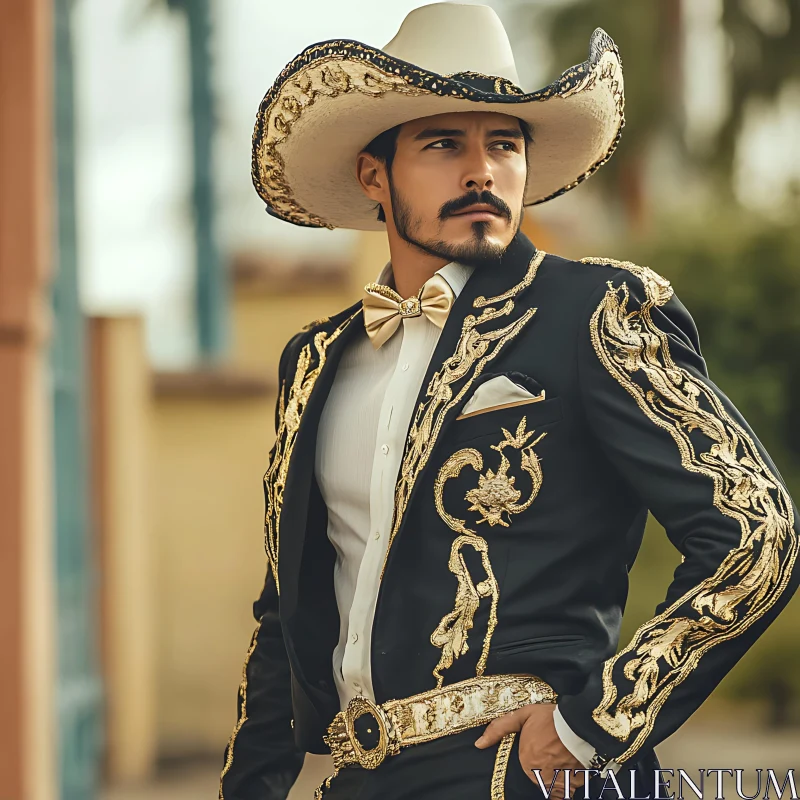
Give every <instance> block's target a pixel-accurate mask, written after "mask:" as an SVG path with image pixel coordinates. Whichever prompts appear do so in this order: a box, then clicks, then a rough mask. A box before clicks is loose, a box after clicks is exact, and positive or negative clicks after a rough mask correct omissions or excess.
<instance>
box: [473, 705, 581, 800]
mask: <svg viewBox="0 0 800 800" xmlns="http://www.w3.org/2000/svg"><path fill="white" fill-rule="evenodd" d="M554 711H555V704H553V703H534V704H532V705H527V706H523V707H522V708H518V709H517V710H516V711H512V712H511V713H509V714H505V715H503V716H502V717H498V718H497V719H495V720H492V722H490V723H489V725H488V726H487V727H486V730H485V731H484V732H483V735H482V736H481V737H480V739H478V740H477V741H476V742H475V746H476V747H480V748H484V747H491V745H493V744H497V743H498V742H499V741H500V740H501V739H502V738H503V737H504V736H505V735H506V734H508V733H514V732H515V731H518V732H519V761H520V764H522V769H523V770H525V774H526V775H527V776H528V777H529V778H530V779H531V780H532V781H533V782H534V783H535V784H536V785H537V786H538V782H537V780H536V776H535V775H534V773H533V770H534V769H538V770H539V775H540V776H541V778H542V783H543V784H544V788H545V789H546V790H548V789H549V788H550V784H551V783H553V775H554V773H555V771H556V770H560V772H559V773H558V776H557V778H556V780H555V782H554V783H553V788H552V791H551V792H550V798H551V800H564V799H565V798H568V797H570V796H571V795H572V794H573V793H574V792H575V789H577V788H578V787H580V786H583V783H584V775H583V774H581V773H578V774H577V775H576V774H570V785H569V790H570V794H569V795H567V793H566V787H565V781H566V779H565V774H564V773H565V771H571V770H575V769H581V770H582V769H583V768H584V767H583V764H581V763H580V761H578V760H577V759H576V758H575V756H573V755H572V753H570V751H569V750H567V748H566V747H564V745H563V743H562V742H561V739H560V738H559V737H558V733H556V726H555V724H554V723H553V712H554Z"/></svg>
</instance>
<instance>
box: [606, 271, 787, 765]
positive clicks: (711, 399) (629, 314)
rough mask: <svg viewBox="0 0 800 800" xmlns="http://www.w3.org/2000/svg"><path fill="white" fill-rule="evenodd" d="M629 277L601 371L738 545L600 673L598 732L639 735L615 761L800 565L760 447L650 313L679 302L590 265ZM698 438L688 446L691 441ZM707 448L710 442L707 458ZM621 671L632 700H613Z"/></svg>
mask: <svg viewBox="0 0 800 800" xmlns="http://www.w3.org/2000/svg"><path fill="white" fill-rule="evenodd" d="M591 263H598V264H609V263H610V264H612V265H613V266H618V267H622V268H625V269H628V270H629V271H630V272H632V273H633V274H635V275H636V276H637V277H638V278H639V279H640V280H641V281H642V284H643V286H644V289H645V295H646V297H645V301H644V302H643V303H642V304H641V306H640V307H639V308H633V309H629V307H628V305H629V300H630V293H629V289H628V286H627V284H625V283H622V284H620V285H619V286H618V287H615V286H614V285H613V284H612V283H611V282H609V284H608V290H607V292H606V294H605V296H604V298H603V300H602V301H601V303H600V304H599V306H598V307H597V309H596V311H595V312H594V314H593V316H592V319H591V324H590V331H591V338H592V343H593V345H594V349H595V352H596V353H597V356H598V358H599V359H600V361H601V363H602V364H603V366H604V367H605V368H606V369H607V370H608V372H609V373H610V374H611V375H612V376H613V377H614V378H615V379H616V380H617V381H618V382H619V383H620V385H621V386H622V387H623V388H624V389H625V390H626V391H627V392H628V393H629V394H630V395H631V396H632V397H633V398H634V400H635V401H636V403H637V405H638V406H639V408H640V409H641V411H642V412H643V413H644V414H645V415H646V416H647V417H648V418H649V419H650V420H651V421H652V422H653V423H654V424H655V425H658V426H659V427H661V428H663V429H664V430H666V431H667V432H668V433H669V434H670V435H671V436H672V438H673V439H674V441H675V444H676V445H677V448H678V451H679V453H680V459H681V464H682V466H683V468H684V469H686V470H688V471H690V472H693V473H696V474H699V475H704V476H705V477H707V478H708V479H709V480H710V481H711V483H712V485H713V503H714V506H715V507H716V508H717V510H718V511H719V512H720V513H721V514H724V515H725V516H727V517H730V518H731V519H734V520H736V521H737V522H738V523H739V526H740V528H741V539H740V542H739V544H738V546H736V547H735V548H734V549H732V550H731V551H730V552H729V553H728V554H727V556H726V557H725V558H724V560H723V561H722V563H721V564H720V565H719V567H718V568H717V569H716V571H715V572H714V574H713V575H711V576H710V577H708V578H706V579H705V580H703V581H702V582H700V583H699V584H698V585H697V586H695V587H693V588H692V589H690V590H689V591H688V592H686V594H684V595H683V597H681V598H679V599H678V600H676V601H675V602H674V603H673V604H672V605H671V606H670V607H669V608H667V609H666V610H665V611H664V612H662V613H661V614H659V615H658V616H657V617H655V618H654V619H652V620H650V621H649V622H647V623H645V624H644V625H642V626H641V627H640V628H639V629H638V630H637V631H636V633H635V634H634V636H633V639H632V640H631V642H630V643H629V644H628V645H627V646H626V647H625V648H624V649H623V650H622V651H621V652H620V653H618V654H617V655H616V656H614V657H613V658H611V659H610V660H608V661H607V662H606V663H605V666H604V670H603V698H602V700H601V702H600V705H599V706H598V707H597V708H595V709H594V711H593V717H594V719H595V721H596V722H597V723H598V724H599V725H600V726H601V727H602V728H603V729H604V730H606V731H607V732H608V733H609V734H611V735H612V736H614V737H616V738H617V739H619V740H620V741H625V740H627V739H628V738H629V737H630V736H631V734H632V733H634V732H635V731H637V730H638V733H637V735H636V737H635V739H634V740H633V742H632V743H631V744H630V746H629V747H628V749H627V750H626V751H625V752H624V753H623V754H622V755H621V756H619V757H618V758H617V759H616V760H617V761H618V762H622V761H625V760H627V759H629V758H630V757H631V756H632V755H633V754H634V753H635V752H636V751H637V750H638V749H639V747H641V745H642V743H643V742H644V741H645V739H646V738H647V736H648V735H649V733H650V732H651V731H652V729H653V726H654V724H655V718H656V715H657V714H658V712H659V710H660V709H661V707H662V706H663V705H664V703H665V702H666V701H667V699H668V698H669V695H670V693H671V692H672V690H673V689H674V688H675V687H676V686H677V685H678V684H680V683H681V682H682V681H683V680H685V679H686V678H687V677H688V675H690V674H691V672H692V670H694V668H695V667H696V666H697V664H698V662H699V660H700V658H701V657H702V656H703V655H704V654H705V653H706V652H707V651H708V650H710V649H711V648H712V647H713V646H714V645H716V644H718V643H720V642H725V641H729V640H731V639H733V638H734V637H736V636H738V635H740V634H742V633H743V632H744V631H745V630H747V628H749V627H750V626H751V625H752V624H753V623H754V622H755V621H756V620H758V619H759V618H760V617H762V616H763V615H764V614H765V613H766V612H767V611H768V610H769V609H770V608H771V607H772V606H773V604H774V603H775V601H776V600H777V599H778V597H779V596H780V594H781V592H782V591H783V590H784V588H785V587H786V584H787V581H788V579H789V576H790V573H791V570H792V567H793V565H794V562H795V560H796V557H797V552H798V541H797V536H796V535H795V533H794V513H793V510H792V505H791V500H790V498H789V496H788V494H787V492H786V489H785V488H784V487H783V485H782V484H781V483H780V481H779V480H778V479H777V478H776V476H775V475H773V474H772V472H771V471H770V469H769V467H768V466H767V464H766V463H765V461H764V459H763V457H762V455H761V453H760V452H759V450H758V448H757V447H756V445H755V443H754V441H753V439H752V438H751V437H750V436H749V435H748V433H747V432H746V431H745V430H744V429H743V428H742V426H741V425H740V424H739V423H738V422H737V421H736V420H735V419H733V418H732V417H731V415H730V414H729V413H728V412H727V410H726V409H725V407H724V405H723V404H722V402H721V400H720V399H719V397H718V396H717V395H716V394H715V392H714V391H713V390H712V389H711V387H709V386H708V385H707V384H706V383H704V382H703V381H702V380H699V379H698V378H696V377H695V376H693V375H692V374H690V373H689V372H688V371H687V370H685V369H683V368H682V367H679V366H678V365H677V364H676V363H675V362H674V361H673V359H672V356H671V355H670V349H669V340H668V338H667V335H666V334H665V333H664V332H663V331H661V330H660V329H659V328H658V326H657V325H656V324H655V323H654V322H653V319H652V318H651V314H650V312H651V309H652V308H653V307H655V306H660V305H663V304H664V303H666V302H667V301H668V300H669V298H670V297H671V295H672V290H671V288H670V286H669V283H668V282H667V281H666V280H665V279H663V278H661V277H660V276H658V275H656V273H654V272H653V271H652V270H647V269H646V268H642V267H635V266H634V265H628V264H626V263H622V264H620V263H619V262H609V261H603V260H600V259H592V261H591ZM693 432H694V433H695V436H694V437H691V436H690V434H691V433H693ZM697 433H699V434H702V437H704V438H705V439H707V443H704V444H703V446H702V448H701V447H699V446H698V445H699V444H700V442H701V438H700V437H699V436H697ZM621 660H622V661H623V663H624V668H623V671H622V672H623V675H624V679H625V680H627V681H629V682H630V683H631V684H632V685H631V686H630V689H629V692H628V693H627V694H625V695H624V696H622V697H618V696H617V695H618V691H619V689H620V688H621V686H620V685H618V683H619V684H621V680H620V679H621V678H622V676H618V678H617V680H618V683H615V682H614V670H615V666H616V665H617V664H618V663H619V662H620V661H621Z"/></svg>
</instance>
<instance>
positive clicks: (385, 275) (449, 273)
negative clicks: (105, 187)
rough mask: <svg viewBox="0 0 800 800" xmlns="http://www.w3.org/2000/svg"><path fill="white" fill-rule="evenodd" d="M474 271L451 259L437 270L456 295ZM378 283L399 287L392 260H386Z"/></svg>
mask: <svg viewBox="0 0 800 800" xmlns="http://www.w3.org/2000/svg"><path fill="white" fill-rule="evenodd" d="M474 271H475V267H470V266H468V265H467V264H461V263H460V262H458V261H451V262H450V263H449V264H445V265H444V266H443V267H442V268H441V269H437V270H436V272H438V273H439V274H440V275H441V276H442V277H443V278H444V279H445V280H446V281H447V283H448V284H450V288H451V289H452V290H453V294H454V295H455V296H456V297H458V296H459V295H460V294H461V291H462V289H463V288H464V287H465V286H466V285H467V281H468V280H469V277H470V275H472V273H473V272H474ZM376 283H380V284H383V285H384V286H390V287H391V288H392V289H396V288H397V287H396V286H395V285H394V273H393V272H392V262H391V261H387V262H386V266H385V267H384V268H383V269H382V270H381V274H380V275H378V279H377V281H376Z"/></svg>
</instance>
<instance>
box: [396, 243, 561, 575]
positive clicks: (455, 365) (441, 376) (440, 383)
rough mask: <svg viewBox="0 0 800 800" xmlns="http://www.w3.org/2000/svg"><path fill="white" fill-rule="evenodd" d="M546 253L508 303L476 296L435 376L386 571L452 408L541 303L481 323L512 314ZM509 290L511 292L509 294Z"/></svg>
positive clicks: (405, 468) (412, 436)
mask: <svg viewBox="0 0 800 800" xmlns="http://www.w3.org/2000/svg"><path fill="white" fill-rule="evenodd" d="M545 255H546V253H545V252H544V251H543V250H538V251H537V252H536V253H535V254H534V256H533V258H532V259H531V261H530V264H529V265H528V270H527V272H526V273H525V277H524V278H523V279H522V280H521V281H520V282H519V283H518V284H516V286H514V287H513V288H512V289H511V290H509V292H506V294H505V295H502V296H501V297H502V298H503V299H505V303H504V304H503V305H502V306H501V307H499V308H493V307H491V306H488V305H487V304H488V303H489V302H494V301H499V298H491V299H490V300H486V299H485V298H483V297H478V298H476V300H475V301H474V302H473V306H474V307H475V308H480V307H482V306H486V307H485V308H484V309H483V311H482V312H481V313H480V315H479V316H477V317H476V316H475V315H474V314H469V315H467V317H466V318H465V319H464V323H463V326H462V329H461V337H460V338H459V340H458V344H457V345H456V351H455V353H453V355H452V356H450V357H449V358H448V359H446V360H445V361H444V363H443V364H442V366H441V368H440V369H439V370H438V372H436V373H435V374H434V376H433V377H432V378H431V382H430V384H429V385H428V389H427V393H426V394H427V399H426V400H425V402H423V403H421V404H420V405H419V407H418V408H417V411H416V413H415V414H414V419H413V421H412V423H411V428H410V430H409V433H408V440H407V442H406V449H405V453H404V454H403V461H402V463H401V465H400V473H399V475H398V478H397V485H396V486H395V496H394V516H393V518H392V529H391V531H390V534H389V543H388V546H387V548H386V557H385V558H384V562H383V569H382V570H381V577H383V573H384V572H385V570H386V563H387V561H388V559H389V554H390V552H391V548H392V543H393V542H394V537H395V536H396V535H397V531H398V530H399V529H400V525H401V523H402V521H403V514H404V513H405V510H406V506H407V505H408V500H409V497H410V496H411V491H412V489H413V488H414V484H415V483H416V480H417V477H418V476H419V474H420V472H421V471H422V469H423V467H424V466H425V465H426V464H427V463H428V458H429V456H430V454H431V451H432V450H433V447H434V445H435V444H436V439H437V438H438V436H439V431H440V430H441V428H442V424H443V423H444V419H445V417H446V416H447V413H448V412H449V411H450V410H451V409H452V408H453V407H454V406H456V405H457V404H458V403H459V401H460V400H461V399H462V398H463V397H464V395H465V394H466V393H467V391H468V390H469V387H470V386H472V383H473V382H474V381H475V379H476V378H477V377H478V376H479V375H480V374H481V372H483V369H484V367H485V366H486V364H488V363H489V362H490V361H491V360H492V359H493V358H495V357H496V356H497V355H498V354H499V353H500V351H501V350H502V349H503V347H504V346H505V345H506V343H507V342H509V341H510V340H511V339H513V338H514V337H515V336H516V335H517V334H518V333H519V332H520V331H521V330H522V329H523V328H524V327H525V326H526V325H527V324H528V322H529V321H530V319H531V318H532V317H533V315H534V314H535V313H536V309H535V308H528V309H526V310H525V311H524V313H523V314H522V315H521V316H520V317H519V318H517V319H516V320H514V321H513V322H511V323H509V324H508V325H506V326H505V327H503V328H495V329H492V330H486V331H479V330H478V327H479V326H481V325H484V324H486V323H489V322H494V321H495V320H497V319H499V318H501V317H508V316H509V315H510V314H511V312H512V311H513V310H514V298H516V296H517V295H518V294H519V293H520V292H521V291H522V290H523V289H525V288H527V287H528V286H530V285H531V283H532V282H533V279H534V278H535V277H536V272H537V270H538V269H539V265H540V264H541V263H542V261H543V260H544V257H545ZM506 295H510V296H509V297H508V298H507V299H506ZM466 376H469V377H467V379H466V380H465V381H464V382H463V384H462V386H461V388H460V389H459V390H458V392H457V393H456V394H455V396H454V395H453V389H452V384H454V383H456V382H457V381H459V380H462V379H463V378H465V377H466Z"/></svg>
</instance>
